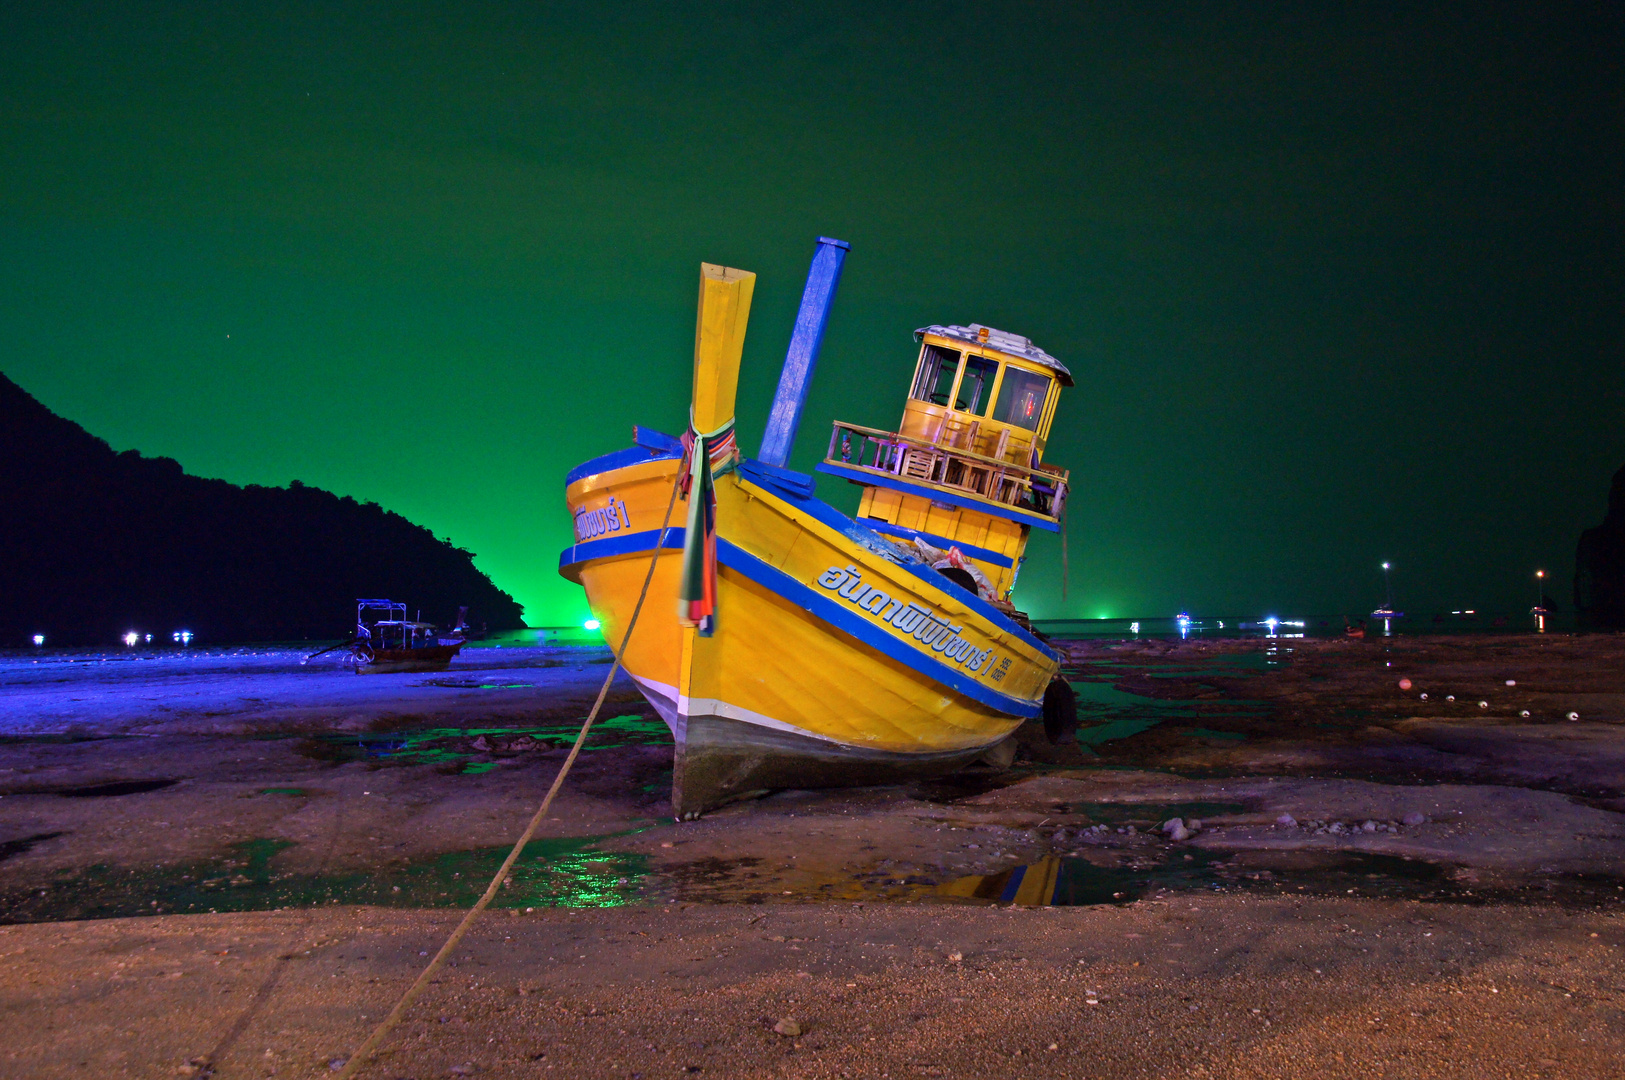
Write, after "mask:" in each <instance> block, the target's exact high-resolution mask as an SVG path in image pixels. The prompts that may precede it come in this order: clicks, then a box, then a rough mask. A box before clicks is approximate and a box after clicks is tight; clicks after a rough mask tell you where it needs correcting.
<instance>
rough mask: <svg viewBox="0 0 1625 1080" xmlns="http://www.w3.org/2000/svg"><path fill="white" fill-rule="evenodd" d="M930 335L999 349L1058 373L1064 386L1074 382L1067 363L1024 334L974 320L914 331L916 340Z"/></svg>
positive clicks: (926, 327)
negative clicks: (964, 323) (962, 324)
mask: <svg viewBox="0 0 1625 1080" xmlns="http://www.w3.org/2000/svg"><path fill="white" fill-rule="evenodd" d="M984 332H985V333H986V334H987V337H986V338H985V339H984V338H983V337H982V334H983V333H984ZM927 334H932V335H934V336H936V337H944V338H952V339H953V340H954V341H963V342H964V343H965V344H967V345H980V346H983V347H984V348H989V349H993V350H995V351H997V352H1002V353H1008V354H1009V355H1011V356H1016V357H1020V358H1021V359H1023V360H1026V361H1028V362H1030V363H1034V364H1038V365H1039V366H1041V367H1047V368H1049V369H1050V370H1051V371H1053V372H1055V377H1056V378H1058V379H1060V380H1061V385H1062V386H1072V385H1074V383H1073V382H1072V373H1071V372H1070V371H1068V370H1067V369H1066V365H1065V364H1063V363H1061V362H1060V361H1059V360H1057V359H1055V357H1053V356H1051V355H1050V354H1049V353H1047V352H1045V351H1044V350H1043V349H1040V348H1039V347H1038V346H1037V345H1034V344H1033V339H1032V338H1025V337H1022V336H1021V335H1020V334H1011V333H1007V332H1005V331H1003V330H995V329H993V328H992V327H991V326H983V325H982V324H981V323H971V324H970V325H969V326H922V327H920V328H919V329H918V330H916V331H914V340H915V341H919V340H920V339H921V338H923V337H925V335H927Z"/></svg>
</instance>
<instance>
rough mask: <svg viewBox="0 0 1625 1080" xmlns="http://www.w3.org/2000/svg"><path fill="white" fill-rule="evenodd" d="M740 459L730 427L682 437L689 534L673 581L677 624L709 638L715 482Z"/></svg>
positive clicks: (714, 581) (713, 622)
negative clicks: (695, 630) (675, 582)
mask: <svg viewBox="0 0 1625 1080" xmlns="http://www.w3.org/2000/svg"><path fill="white" fill-rule="evenodd" d="M738 460H739V446H738V443H737V441H736V440H735V439H734V422H733V421H732V420H729V421H728V422H727V423H726V424H724V425H722V426H721V427H719V428H717V429H716V430H715V431H710V432H705V433H703V434H702V433H700V432H697V431H695V430H694V426H693V422H692V420H690V423H689V428H688V430H687V431H686V432H684V433H683V463H682V466H681V470H680V471H681V476H682V479H681V480H680V481H679V483H680V484H681V490H682V492H683V494H684V495H686V496H687V497H688V529H687V531H686V532H685V533H684V535H683V569H682V572H681V573H680V574H679V576H678V579H677V621H678V622H680V623H682V624H683V625H684V626H692V627H695V628H697V629H698V630H699V632H700V636H701V637H710V636H711V634H712V631H713V630H715V628H716V611H717V495H716V483H715V478H716V477H718V476H721V475H722V474H723V473H726V472H729V471H731V470H732V469H733V467H734V465H735V463H736V462H737V461H738Z"/></svg>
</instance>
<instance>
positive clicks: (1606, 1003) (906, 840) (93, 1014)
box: [0, 637, 1625, 1077]
mask: <svg viewBox="0 0 1625 1080" xmlns="http://www.w3.org/2000/svg"><path fill="white" fill-rule="evenodd" d="M1069 649H1070V652H1071V655H1072V663H1071V664H1070V665H1069V668H1068V671H1069V675H1070V677H1071V678H1073V679H1074V680H1075V682H1076V684H1077V685H1078V687H1079V690H1080V698H1081V704H1080V719H1081V721H1082V725H1083V726H1082V730H1081V732H1080V740H1079V742H1078V743H1077V744H1076V745H1069V746H1067V747H1063V748H1057V747H1051V746H1049V745H1048V744H1047V743H1045V742H1044V741H1043V739H1042V733H1041V732H1039V731H1036V730H1029V729H1024V730H1023V732H1022V747H1023V749H1022V753H1021V754H1020V755H1019V756H1018V760H1017V764H1016V766H1015V767H1014V768H1012V769H1010V770H1007V771H1004V772H994V771H993V770H986V769H984V770H980V771H973V772H969V773H966V774H963V775H961V776H959V777H956V778H953V779H951V780H946V781H942V782H936V783H931V784H921V785H910V786H899V787H890V788H865V789H853V790H848V791H835V792H802V791H789V792H780V793H777V794H775V795H772V796H770V797H768V798H764V799H761V800H757V801H754V802H748V803H740V804H735V805H733V806H729V807H726V808H724V809H722V810H720V811H717V812H715V813H713V814H710V815H707V816H706V817H705V818H703V819H701V820H700V821H697V822H690V823H684V824H680V825H679V824H675V823H673V822H671V821H670V820H669V817H668V816H667V815H666V810H667V806H666V803H665V800H666V799H667V798H668V797H669V788H670V760H669V755H670V741H669V739H668V738H666V737H665V735H664V732H663V728H662V727H661V726H660V725H659V722H658V720H657V719H656V718H655V717H654V716H653V714H652V712H651V711H650V710H649V709H648V708H647V707H646V706H645V705H643V703H642V702H641V699H639V698H638V697H637V696H636V694H635V692H634V691H632V690H631V688H630V686H629V685H627V684H625V680H624V679H623V680H621V681H620V682H619V683H618V684H617V686H616V688H615V690H614V691H613V692H612V701H611V705H610V707H609V708H608V709H607V710H606V714H605V715H606V717H609V718H612V722H611V723H608V724H606V725H605V726H604V729H603V730H602V731H600V732H597V733H595V735H594V737H593V742H592V743H591V744H590V746H591V749H590V751H589V752H588V753H587V754H586V755H584V757H583V759H582V762H581V763H580V764H579V765H578V768H577V772H576V773H574V774H573V775H572V778H571V781H570V782H569V784H568V785H567V787H566V789H565V794H564V795H563V796H562V797H561V800H560V802H559V803H558V804H557V806H556V811H555V814H554V816H553V819H552V820H550V821H549V822H547V823H546V824H545V826H544V835H543V836H542V838H541V840H540V841H539V843H538V844H536V845H535V846H534V847H533V849H532V850H531V851H530V852H528V853H527V857H526V860H525V861H524V862H522V863H521V864H520V866H519V868H518V869H517V871H516V873H515V875H514V879H513V882H512V884H511V885H510V886H509V887H508V888H506V889H504V890H503V891H502V893H501V894H500V898H499V900H498V902H497V905H498V909H497V910H495V911H493V913H492V914H491V915H489V916H488V918H487V921H485V922H483V923H482V924H481V925H480V927H479V928H478V929H477V930H476V932H475V933H474V935H472V936H471V938H470V942H469V944H468V945H467V946H466V949H465V952H464V954H463V956H462V957H461V958H460V959H459V960H458V965H459V966H458V967H457V968H455V969H453V970H451V971H448V972H447V973H446V977H445V978H444V979H442V981H441V983H440V984H439V985H438V986H436V987H435V988H433V989H432V990H431V991H430V993H429V994H428V995H426V997H425V998H424V999H423V1000H422V1001H421V1002H420V1003H419V1005H418V1006H417V1007H416V1009H415V1010H414V1012H413V1014H412V1016H413V1018H412V1020H411V1021H410V1022H409V1023H408V1024H407V1025H406V1026H405V1027H404V1028H403V1029H402V1031H401V1032H400V1033H398V1034H397V1036H396V1037H395V1038H393V1039H392V1040H391V1042H390V1043H389V1044H388V1046H387V1048H386V1053H385V1054H384V1055H382V1056H381V1057H380V1058H379V1060H378V1062H377V1064H376V1065H375V1066H373V1067H372V1068H371V1069H369V1071H368V1073H367V1074H366V1075H376V1076H399V1077H405V1076H412V1077H428V1076H452V1075H475V1074H490V1075H524V1076H539V1075H552V1076H631V1075H634V1074H641V1075H644V1076H656V1075H668V1074H682V1073H683V1072H684V1070H688V1071H690V1072H692V1071H696V1070H703V1071H704V1072H707V1073H712V1074H716V1075H728V1076H732V1075H739V1076H758V1075H760V1076H769V1075H773V1076H779V1075H784V1076H791V1075H808V1076H838V1075H848V1076H871V1075H898V1076H906V1075H941V1076H956V1075H969V1074H975V1073H987V1074H990V1075H997V1076H1004V1075H1009V1076H1040V1075H1057V1076H1058V1075H1090V1076H1093V1075H1100V1076H1173V1075H1178V1076H1192V1075H1194V1076H1204V1075H1210V1076H1225V1075H1243V1074H1246V1075H1264V1076H1277V1075H1278V1076H1294V1075H1328V1076H1338V1075H1351V1076H1352V1075H1371V1074H1373V1073H1376V1074H1378V1075H1392V1076H1411V1075H1415V1076H1455V1075H1461V1076H1468V1075H1472V1076H1498V1075H1508V1076H1512V1075H1517V1076H1531V1075H1551V1076H1613V1075H1619V1071H1618V1069H1617V1066H1616V1064H1615V1062H1616V1061H1617V1060H1618V1059H1619V1058H1620V1056H1621V1050H1622V1049H1625V1048H1622V1047H1621V1045H1620V1042H1621V1040H1622V1033H1625V1023H1622V1021H1625V1015H1622V1013H1621V1010H1622V1008H1625V986H1622V984H1621V983H1620V980H1619V977H1618V971H1619V970H1620V966H1619V965H1620V961H1621V959H1625V957H1622V956H1621V951H1620V950H1621V946H1622V945H1625V920H1622V915H1625V888H1622V886H1625V813H1622V812H1621V811H1622V810H1625V803H1622V802H1621V800H1622V798H1625V664H1622V663H1621V661H1622V660H1625V642H1622V641H1620V640H1619V639H1617V638H1612V637H1589V638H1533V637H1529V638H1476V639H1474V638H1457V639H1450V638H1419V639H1407V638H1401V639H1394V640H1393V641H1390V642H1383V641H1377V642H1368V643H1364V644H1355V643H1349V642H1343V641H1332V642H1305V641H1301V640H1299V641H1292V640H1287V639H1276V640H1274V641H1256V640H1255V641H1250V642H1200V643H1196V642H1193V643H1167V642H1137V643H1122V644H1116V645H1114V644H1109V643H1073V644H1071V645H1069ZM1288 650H1290V651H1288ZM465 657H467V658H468V661H467V662H466V663H465V662H462V661H460V662H459V664H458V665H457V666H455V667H454V668H453V669H452V670H451V671H450V672H447V673H445V675H441V676H412V675H408V676H394V677H356V676H353V675H348V674H345V673H342V672H340V671H339V670H337V668H336V666H335V667H333V668H330V669H323V668H321V667H319V666H317V665H310V666H306V667H300V666H299V665H298V663H297V658H296V657H294V656H292V654H278V653H270V652H264V653H261V654H259V655H249V654H240V655H237V656H228V657H213V658H210V657H196V658H193V659H191V660H183V659H181V658H169V659H164V660H157V659H155V660H151V661H110V662H108V663H98V664H94V665H92V664H88V663H83V664H80V663H75V664H69V663H65V662H63V663H57V664H54V665H53V664H49V663H42V664H37V665H36V664H33V663H32V660H31V658H29V657H21V658H14V659H13V660H11V661H0V732H3V733H4V741H3V742H0V796H3V797H0V829H3V832H0V919H3V920H4V922H6V923H9V924H10V925H6V926H0V952H4V953H6V954H7V960H8V964H7V967H6V974H5V975H3V976H0V1001H3V1002H4V1009H5V1012H6V1015H7V1016H9V1017H10V1018H12V1020H13V1026H12V1034H11V1035H10V1036H9V1037H8V1039H7V1040H6V1043H7V1045H6V1047H5V1049H4V1050H3V1051H0V1062H5V1063H6V1064H5V1065H4V1067H3V1068H0V1072H3V1073H5V1074H7V1075H12V1074H14V1075H28V1076H55V1075H64V1076H66V1075H132V1076H158V1075H203V1074H205V1073H207V1072H209V1071H210V1070H213V1071H214V1074H215V1075H220V1076H237V1075H241V1076H250V1075H252V1076H271V1075H275V1076H311V1075H331V1071H330V1066H329V1063H330V1062H331V1061H333V1060H334V1059H336V1058H341V1057H342V1056H343V1055H344V1054H346V1053H348V1052H349V1051H350V1050H351V1049H352V1048H353V1047H354V1046H356V1045H359V1043H360V1042H361V1041H362V1039H364V1038H365V1036H366V1034H367V1032H368V1030H369V1028H370V1024H371V1023H372V1022H374V1021H376V1020H377V1019H378V1017H379V1016H381V1015H382V1013H383V1012H385V1011H386V1010H387V1008H388V1007H389V1005H390V1004H392V1002H393V999H394V997H395V996H396V995H397V994H398V993H399V992H400V991H401V990H402V989H404V987H405V985H406V984H407V983H409V982H410V980H411V978H412V977H413V975H415V973H416V970H417V965H419V964H422V963H424V962H426V957H421V956H419V955H418V953H419V952H420V951H428V952H431V953H432V951H433V950H434V949H435V948H436V947H437V946H438V944H439V941H440V940H441V938H442V936H443V935H444V933H446V932H447V931H448V930H449V927H450V925H451V924H452V923H453V922H454V921H455V918H456V912H455V907H456V906H457V905H462V904H466V903H469V902H472V900H473V898H474V896H475V895H477V893H478V891H479V889H480V888H482V887H483V885H484V882H485V881H486V880H488V875H489V873H490V872H491V871H492V870H493V869H494V868H495V866H496V865H497V863H498V862H499V861H500V859H501V857H502V855H503V854H504V853H505V850H506V846H507V845H508V844H509V843H511V840H512V838H513V836H515V835H516V834H517V832H518V831H519V829H520V828H521V827H522V825H523V822H524V820H525V819H526V818H527V817H528V815H529V813H530V811H531V810H532V809H533V808H534V805H535V802H536V801H537V800H538V799H539V797H540V794H541V792H542V791H544V790H545V788H546V785H547V783H548V782H549V781H550V780H551V778H552V775H553V773H554V771H555V770H556V769H557V767H558V764H559V762H560V760H561V759H562V757H563V755H564V751H563V749H562V745H563V741H564V740H565V739H567V738H568V737H570V736H571V735H573V728H574V726H575V722H578V720H579V717H580V715H581V714H582V712H583V711H584V709H585V707H586V705H587V704H588V703H589V702H590V700H591V697H592V695H593V694H594V693H595V692H596V689H597V683H598V682H599V681H600V680H601V678H602V675H603V673H604V672H605V670H606V669H605V667H604V666H603V664H602V659H603V656H602V653H601V651H600V652H597V653H595V652H593V651H591V650H585V649H574V650H572V649H557V648H555V649H503V650H469V651H468V652H467V653H465ZM1390 665H1392V666H1390ZM1400 678H1408V679H1410V680H1412V682H1413V686H1412V687H1411V689H1410V690H1409V691H1401V690H1400V689H1399V688H1398V680H1399V679H1400ZM1508 679H1511V680H1513V681H1514V682H1515V683H1516V685H1515V686H1510V687H1509V686H1507V685H1506V682H1507V680H1508ZM1422 693H1428V695H1429V697H1428V699H1427V700H1426V701H1424V700H1422V699H1421V698H1420V694H1422ZM1447 697H1454V698H1455V700H1454V701H1444V700H1441V699H1443V698H1447ZM75 699H79V700H75ZM1480 701H1483V702H1485V704H1484V706H1482V707H1481V706H1480V705H1479V702H1480ZM1524 711H1528V712H1529V713H1530V716H1529V717H1527V718H1525V717H1523V716H1521V715H1520V714H1521V713H1522V712H1524ZM1571 712H1575V713H1579V714H1580V719H1578V720H1569V719H1567V716H1568V714H1569V713H1571ZM1029 728H1036V726H1035V725H1030V726H1029ZM1173 817H1179V818H1180V819H1181V822H1182V824H1189V825H1191V826H1192V828H1190V829H1188V830H1186V834H1185V835H1184V836H1182V837H1180V838H1179V839H1173V838H1171V837H1170V835H1169V833H1168V832H1166V831H1164V830H1163V829H1162V828H1161V825H1162V823H1163V822H1165V821H1167V820H1168V819H1170V818H1173ZM1174 835H1176V836H1177V835H1178V834H1174ZM1043 860H1056V861H1055V862H1052V863H1049V864H1048V865H1051V866H1059V867H1061V870H1060V875H1059V885H1058V887H1057V889H1056V899H1057V900H1058V901H1062V902H1067V903H1069V904H1070V905H1071V906H1046V907H1025V906H1016V907H1012V906H1010V905H1008V904H1005V903H1000V902H999V897H1000V895H1001V890H1003V889H1004V888H1005V883H1006V882H1008V881H1013V880H1016V878H1013V877H1012V875H1013V874H1018V873H1019V871H1018V868H1020V867H1023V866H1028V865H1035V864H1039V865H1042V864H1043ZM978 898H980V899H978ZM137 913H141V914H139V915H138V914H137ZM1593 935H1596V936H1593ZM956 954H957V956H958V959H954V958H953V957H954V956H955V955H956ZM1317 969H1318V970H1317ZM1091 1001H1093V1002H1095V1003H1094V1004H1090V1002H1091ZM1255 1009H1256V1010H1258V1011H1256V1012H1255V1011H1253V1010H1255ZM786 1016H791V1017H794V1018H795V1019H796V1020H797V1022H798V1024H799V1025H800V1028H801V1030H802V1034H800V1035H783V1034H779V1033H776V1032H775V1031H774V1030H773V1025H774V1024H776V1023H778V1022H779V1021H780V1020H782V1019H784V1018H785V1017H786ZM362 1017H367V1018H369V1019H362ZM623 1033H624V1034H623ZM1051 1045H1053V1046H1054V1047H1055V1049H1053V1050H1052V1049H1050V1046H1051ZM7 1055H9V1056H7ZM538 1055H540V1056H538ZM1339 1055H1341V1056H1339ZM465 1066H466V1068H465ZM177 1070H180V1071H179V1072H177ZM455 1070H462V1071H455Z"/></svg>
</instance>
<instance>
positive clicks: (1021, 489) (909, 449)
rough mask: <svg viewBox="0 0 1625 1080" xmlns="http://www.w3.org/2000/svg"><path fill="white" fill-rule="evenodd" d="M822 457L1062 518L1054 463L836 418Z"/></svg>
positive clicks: (1064, 476) (1061, 481) (1059, 476)
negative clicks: (1032, 462)
mask: <svg viewBox="0 0 1625 1080" xmlns="http://www.w3.org/2000/svg"><path fill="white" fill-rule="evenodd" d="M825 461H827V462H828V463H829V464H831V465H844V466H846V467H848V468H856V469H862V470H864V471H865V472H874V473H881V474H884V475H888V476H895V477H897V478H898V479H899V480H909V481H912V482H914V483H918V484H928V485H934V486H937V487H942V488H946V489H948V490H951V491H955V492H960V493H964V494H969V495H975V496H978V497H980V498H983V499H986V500H988V501H989V502H996V503H1002V504H1004V505H1006V506H1012V507H1015V508H1017V509H1020V510H1026V511H1028V512H1029V513H1034V514H1039V515H1042V516H1044V517H1047V518H1051V519H1058V518H1059V517H1060V516H1061V512H1062V510H1063V509H1064V507H1065V504H1066V493H1067V486H1068V480H1069V478H1070V476H1071V473H1069V472H1068V471H1067V470H1065V469H1060V468H1056V467H1054V466H1048V465H1040V466H1038V467H1036V468H1029V467H1028V466H1025V465H1020V464H1017V463H1016V462H1013V461H1004V460H1001V459H999V458H993V457H985V456H983V455H982V454H977V453H973V452H971V451H969V450H961V449H957V448H955V447H949V446H941V445H939V444H937V443H933V442H929V441H927V440H925V439H916V438H912V437H910V436H908V435H899V434H897V433H896V432H895V431H882V430H880V429H879V428H867V427H862V426H860V425H858V424H847V423H843V422H842V421H840V420H837V421H835V430H834V431H833V432H831V433H830V437H829V454H828V456H827V457H826V458H825Z"/></svg>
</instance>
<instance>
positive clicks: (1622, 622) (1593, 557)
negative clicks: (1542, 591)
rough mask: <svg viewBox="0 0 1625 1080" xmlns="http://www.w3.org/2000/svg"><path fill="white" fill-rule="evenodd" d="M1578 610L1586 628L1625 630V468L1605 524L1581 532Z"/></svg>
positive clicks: (1616, 478)
mask: <svg viewBox="0 0 1625 1080" xmlns="http://www.w3.org/2000/svg"><path fill="white" fill-rule="evenodd" d="M1574 610H1575V615H1576V617H1577V622H1578V624H1579V626H1580V627H1581V628H1582V629H1586V630H1625V468H1622V469H1620V470H1619V471H1618V472H1616V473H1615V474H1614V482H1613V484H1612V486H1610V487H1609V489H1608V513H1607V515H1606V516H1605V517H1604V518H1603V519H1602V524H1601V525H1593V526H1592V527H1591V528H1589V529H1587V530H1586V531H1585V532H1583V533H1581V534H1580V543H1579V545H1578V546H1577V548H1576V550H1575V553H1574Z"/></svg>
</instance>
